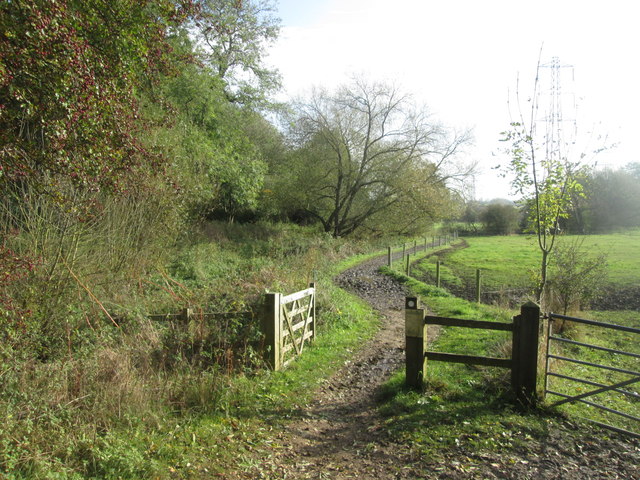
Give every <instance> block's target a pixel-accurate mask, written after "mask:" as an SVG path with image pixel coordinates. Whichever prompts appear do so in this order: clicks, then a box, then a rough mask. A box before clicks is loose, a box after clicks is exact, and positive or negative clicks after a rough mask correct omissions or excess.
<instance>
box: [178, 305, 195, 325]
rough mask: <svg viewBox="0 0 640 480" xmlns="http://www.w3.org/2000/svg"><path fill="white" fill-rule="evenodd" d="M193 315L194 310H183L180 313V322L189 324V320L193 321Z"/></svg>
mask: <svg viewBox="0 0 640 480" xmlns="http://www.w3.org/2000/svg"><path fill="white" fill-rule="evenodd" d="M192 315H193V310H191V309H190V308H183V309H182V310H181V311H180V320H182V321H183V322H185V323H188V322H189V320H191V316H192Z"/></svg>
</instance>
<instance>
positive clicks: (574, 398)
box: [544, 313, 640, 437]
mask: <svg viewBox="0 0 640 480" xmlns="http://www.w3.org/2000/svg"><path fill="white" fill-rule="evenodd" d="M556 319H558V320H564V321H571V322H576V323H581V324H584V325H589V326H594V327H600V328H606V329H609V330H618V331H622V332H629V333H640V329H639V328H634V327H627V326H625V325H615V324H612V323H606V322H599V321H596V320H588V319H585V318H576V317H569V316H566V315H558V314H554V313H552V314H549V322H548V325H547V339H548V340H547V351H546V362H545V364H546V366H545V387H544V393H545V394H547V393H548V394H551V395H555V396H558V397H561V400H557V401H555V402H553V403H551V404H550V405H551V406H558V405H563V404H566V403H572V402H580V403H584V404H586V405H589V406H591V407H594V408H597V409H600V410H603V411H606V412H609V413H612V414H615V415H618V416H620V417H623V418H626V419H629V420H634V421H636V422H640V418H638V417H636V416H634V415H631V414H629V413H626V412H621V411H619V410H616V409H613V408H610V407H606V406H604V405H601V404H599V403H596V402H592V401H589V400H585V399H586V398H587V397H592V396H594V395H598V394H600V393H604V392H617V393H621V394H623V395H627V396H630V397H632V398H634V399H640V395H639V394H638V393H636V392H632V391H628V390H624V389H622V388H621V387H626V386H628V385H632V384H634V383H638V382H640V372H636V371H634V370H628V369H626V368H619V367H614V366H611V365H601V364H598V363H593V362H587V361H585V360H579V359H577V358H570V357H565V356H561V355H554V354H552V353H551V343H552V342H558V343H566V344H570V345H575V346H579V347H584V348H588V349H592V350H599V351H603V352H607V353H611V354H613V355H624V356H628V357H632V358H640V354H637V353H633V352H625V351H623V350H617V349H614V348H607V347H601V346H599V345H592V344H590V343H584V342H578V341H575V340H570V339H567V338H562V337H559V336H556V335H553V329H552V324H553V321H554V320H556ZM551 360H560V361H564V362H571V363H576V364H579V365H585V366H588V367H593V368H598V369H601V370H607V371H611V372H617V373H622V374H624V375H632V378H628V379H626V380H623V381H619V382H616V383H614V384H612V385H604V384H601V383H598V382H594V381H592V380H585V379H582V378H576V377H572V376H569V375H563V374H560V373H556V372H552V371H551ZM549 377H557V378H561V379H564V380H569V381H573V382H577V383H582V384H586V385H589V386H592V387H596V388H595V389H594V390H590V391H588V392H584V393H580V394H577V395H568V394H566V393H561V392H557V391H555V390H551V389H550V388H549ZM588 420H589V421H590V422H592V423H595V424H597V425H599V426H601V427H604V428H608V429H610V430H614V431H617V432H622V433H625V434H628V435H631V436H634V437H640V433H637V432H632V431H629V430H626V429H622V428H619V427H616V426H614V425H609V424H606V423H602V422H597V421H594V420H591V419H588Z"/></svg>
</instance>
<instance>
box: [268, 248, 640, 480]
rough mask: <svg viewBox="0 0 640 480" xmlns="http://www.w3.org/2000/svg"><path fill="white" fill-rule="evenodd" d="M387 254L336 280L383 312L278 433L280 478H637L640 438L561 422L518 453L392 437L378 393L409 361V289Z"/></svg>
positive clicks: (275, 473) (273, 474) (276, 470)
mask: <svg viewBox="0 0 640 480" xmlns="http://www.w3.org/2000/svg"><path fill="white" fill-rule="evenodd" d="M384 261H385V258H379V259H375V260H373V261H369V262H366V263H364V264H361V265H359V266H357V267H354V268H352V269H350V270H348V271H346V272H344V273H343V274H341V275H340V276H339V277H337V278H336V282H337V283H338V284H339V285H340V286H342V287H343V288H345V289H347V290H349V291H351V292H354V293H356V294H357V295H359V296H361V297H362V298H364V299H365V300H366V301H368V302H369V303H370V304H371V305H372V306H373V307H374V308H376V309H377V310H379V311H380V312H381V314H382V316H383V325H382V328H381V330H380V331H379V332H378V334H377V335H376V336H375V338H374V339H373V340H372V341H371V342H370V343H369V344H368V345H367V346H365V347H364V348H363V349H362V350H361V351H359V352H358V353H357V354H356V355H355V356H354V357H353V358H352V360H351V361H350V362H349V363H348V364H347V365H345V367H344V368H343V369H342V370H341V371H340V372H338V373H337V374H336V375H335V376H334V377H332V378H331V379H329V380H328V381H327V382H325V383H324V384H323V385H322V386H321V388H320V389H319V390H318V391H317V393H316V395H315V397H314V400H313V401H312V403H311V404H310V405H309V406H308V407H307V409H306V411H305V412H304V413H303V416H302V419H299V420H296V421H294V422H292V423H291V424H290V426H289V427H288V428H287V432H286V433H283V434H282V435H281V438H279V440H278V443H280V444H281V445H283V446H284V448H283V449H282V452H281V453H279V454H277V455H276V456H275V457H272V458H270V459H269V460H268V461H266V462H265V463H268V464H269V467H270V468H266V469H262V470H261V471H262V472H265V471H269V472H270V474H269V476H268V477H262V478H274V479H275V478H278V479H280V478H281V479H336V480H341V479H353V478H358V479H360V480H368V479H436V478H441V479H458V478H460V479H462V478H469V479H476V478H477V479H518V480H520V479H529V478H531V479H534V478H535V479H557V478H562V479H564V480H567V479H575V480H578V479H579V480H585V479H601V478H603V479H640V443H638V442H637V441H630V440H629V439H626V438H619V437H615V436H611V437H610V438H609V439H607V440H600V439H597V438H593V439H584V441H581V442H580V444H579V445H578V444H576V442H574V441H572V439H573V436H571V435H568V433H569V432H570V431H571V430H572V426H571V425H570V424H567V425H566V427H563V428H566V431H565V432H563V431H562V428H560V429H559V430H558V431H557V432H551V433H550V434H549V438H548V439H547V441H545V443H544V444H543V443H537V442H532V444H531V446H530V447H528V448H527V451H526V452H522V453H521V454H517V455H514V454H512V453H511V454H509V455H499V454H479V453H478V452H464V451H458V450H449V451H443V452H442V453H443V458H444V459H445V460H440V461H438V463H434V462H433V461H431V462H429V461H428V460H424V459H420V458H419V457H418V456H417V455H415V454H414V453H412V452H411V448H410V446H407V445H402V444H398V443H395V442H394V441H393V440H392V439H391V438H390V437H389V435H388V434H387V432H386V430H385V427H384V419H383V418H382V417H381V416H380V415H379V414H378V411H377V408H376V407H377V405H376V394H377V392H378V390H379V388H380V386H381V385H382V384H383V383H384V382H385V381H386V380H387V379H388V378H389V376H390V375H391V374H392V373H393V372H394V371H396V370H397V369H399V368H401V367H402V365H403V364H404V311H403V308H404V297H405V296H406V292H405V289H404V287H403V286H402V285H400V284H398V283H397V282H394V281H393V280H392V279H390V278H389V277H385V276H383V275H380V274H378V272H377V270H378V268H379V266H380V265H381V264H382V263H383V262H384ZM265 466H266V465H265V464H263V468H264V467H265Z"/></svg>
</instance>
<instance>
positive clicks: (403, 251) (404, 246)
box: [400, 243, 407, 268]
mask: <svg viewBox="0 0 640 480" xmlns="http://www.w3.org/2000/svg"><path fill="white" fill-rule="evenodd" d="M406 251H407V244H406V243H403V244H402V261H403V262H404V256H405V254H406ZM400 268H402V266H401V267H400Z"/></svg>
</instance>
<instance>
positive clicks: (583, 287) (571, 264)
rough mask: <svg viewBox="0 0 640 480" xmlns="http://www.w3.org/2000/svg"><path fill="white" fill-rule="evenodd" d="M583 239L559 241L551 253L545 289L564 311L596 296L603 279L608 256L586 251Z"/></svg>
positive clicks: (581, 304) (567, 311) (564, 312)
mask: <svg viewBox="0 0 640 480" xmlns="http://www.w3.org/2000/svg"><path fill="white" fill-rule="evenodd" d="M583 243H584V239H577V240H574V241H573V242H571V243H566V244H564V243H561V244H559V245H558V247H557V250H556V252H555V254H554V258H553V265H552V269H553V275H552V278H551V280H550V282H549V284H548V289H549V291H550V292H551V296H552V297H553V299H554V300H555V302H554V303H556V304H557V305H558V307H559V308H560V309H561V310H562V313H563V315H566V314H567V313H569V310H570V309H571V308H574V307H580V306H583V305H584V304H586V303H588V302H589V301H590V300H592V299H593V298H594V297H595V296H597V295H598V293H599V292H600V291H601V289H602V286H603V285H604V282H605V279H606V267H607V256H606V255H598V256H592V255H589V253H588V252H586V251H585V249H584V248H583Z"/></svg>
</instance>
